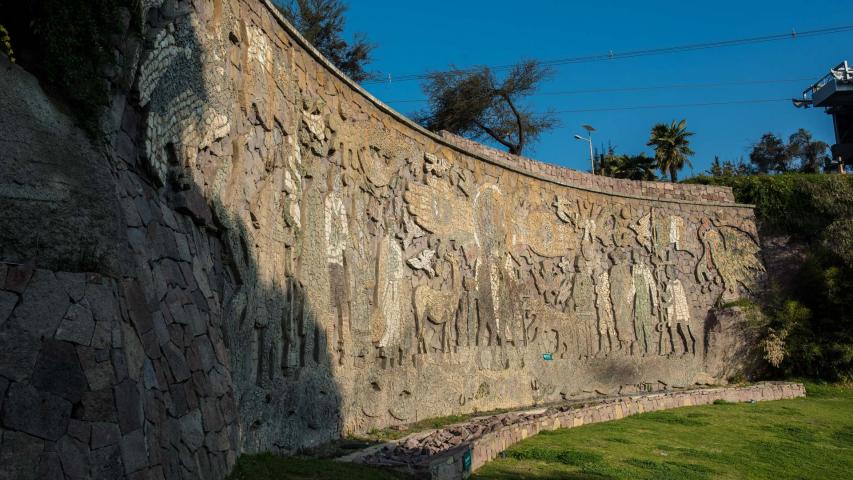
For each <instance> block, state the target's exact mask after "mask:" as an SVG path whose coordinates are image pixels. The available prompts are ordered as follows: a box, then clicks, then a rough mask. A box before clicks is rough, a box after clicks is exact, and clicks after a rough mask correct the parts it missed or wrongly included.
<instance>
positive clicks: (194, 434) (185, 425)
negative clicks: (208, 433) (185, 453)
mask: <svg viewBox="0 0 853 480" xmlns="http://www.w3.org/2000/svg"><path fill="white" fill-rule="evenodd" d="M180 422H181V438H182V439H183V441H184V443H186V445H187V447H189V449H190V451H196V450H198V449H199V448H200V447H201V446H202V444H204V429H203V428H202V420H201V411H199V410H193V411H192V412H190V413H188V414H186V415H184V416H183V417H181V419H180Z"/></svg>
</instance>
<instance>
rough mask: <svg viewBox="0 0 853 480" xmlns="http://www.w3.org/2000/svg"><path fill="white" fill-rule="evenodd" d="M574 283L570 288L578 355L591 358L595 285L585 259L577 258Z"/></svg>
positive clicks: (594, 331) (594, 329) (594, 324)
mask: <svg viewBox="0 0 853 480" xmlns="http://www.w3.org/2000/svg"><path fill="white" fill-rule="evenodd" d="M576 272H577V273H576V274H575V279H574V280H575V281H574V285H573V287H572V304H573V307H574V314H575V318H576V319H577V322H578V336H579V337H580V340H579V341H578V344H579V345H580V346H581V348H580V349H579V350H580V352H579V355H580V356H582V357H587V358H588V357H591V356H592V355H593V354H594V353H595V351H596V350H595V348H596V347H595V345H594V344H595V342H596V340H595V339H596V338H598V337H597V335H596V332H597V331H598V325H597V324H596V318H597V317H596V314H595V284H594V283H593V281H592V272H591V271H590V269H589V266H588V263H587V261H586V259H585V258H583V257H581V256H578V258H577V267H576Z"/></svg>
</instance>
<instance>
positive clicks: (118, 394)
mask: <svg viewBox="0 0 853 480" xmlns="http://www.w3.org/2000/svg"><path fill="white" fill-rule="evenodd" d="M113 391H114V393H115V402H116V411H117V412H118V424H119V428H121V432H122V433H123V434H127V433H128V432H132V431H135V430H138V429H140V428H142V418H143V415H142V399H141V397H140V394H139V388H138V385H137V383H136V382H134V381H133V380H130V379H127V380H125V381H123V382H121V383H120V384H118V385H116V386H115V388H114V390H113Z"/></svg>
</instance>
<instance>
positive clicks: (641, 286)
mask: <svg viewBox="0 0 853 480" xmlns="http://www.w3.org/2000/svg"><path fill="white" fill-rule="evenodd" d="M633 257H634V266H633V268H632V270H633V271H632V274H633V281H634V292H635V295H634V336H635V337H636V338H637V342H638V343H639V348H640V349H641V350H642V351H643V354H645V355H648V354H649V353H651V350H652V347H653V345H654V343H653V342H654V340H653V338H652V336H653V332H654V331H655V327H656V325H657V323H658V322H657V319H658V287H657V283H656V282H655V277H654V276H653V275H652V271H651V269H650V268H649V266H648V265H646V263H645V261H644V259H643V255H642V253H641V252H640V251H639V250H634V252H633ZM658 353H660V352H658Z"/></svg>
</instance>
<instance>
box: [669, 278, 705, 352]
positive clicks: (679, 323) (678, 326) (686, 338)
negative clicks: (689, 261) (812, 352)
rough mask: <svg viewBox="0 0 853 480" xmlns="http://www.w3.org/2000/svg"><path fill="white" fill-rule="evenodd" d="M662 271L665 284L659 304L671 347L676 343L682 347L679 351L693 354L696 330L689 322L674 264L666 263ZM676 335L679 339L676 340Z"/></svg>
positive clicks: (685, 299)
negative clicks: (663, 312)
mask: <svg viewBox="0 0 853 480" xmlns="http://www.w3.org/2000/svg"><path fill="white" fill-rule="evenodd" d="M664 271H665V273H666V282H667V284H666V290H665V291H664V293H663V295H662V302H661V304H662V306H663V308H664V311H665V312H666V326H667V328H668V329H669V333H670V335H671V337H672V343H673V349H675V346H676V345H678V346H679V347H683V349H681V353H683V354H687V353H693V354H694V355H695V354H696V342H697V338H698V337H697V335H696V333H698V332H694V328H693V326H692V325H691V322H690V305H689V304H688V303H687V294H686V293H685V292H684V285H683V284H682V283H681V280H679V279H678V278H677V277H676V273H675V266H674V265H666V267H665V268H664ZM678 337H680V340H681V341H678V340H677V338H678Z"/></svg>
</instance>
